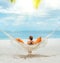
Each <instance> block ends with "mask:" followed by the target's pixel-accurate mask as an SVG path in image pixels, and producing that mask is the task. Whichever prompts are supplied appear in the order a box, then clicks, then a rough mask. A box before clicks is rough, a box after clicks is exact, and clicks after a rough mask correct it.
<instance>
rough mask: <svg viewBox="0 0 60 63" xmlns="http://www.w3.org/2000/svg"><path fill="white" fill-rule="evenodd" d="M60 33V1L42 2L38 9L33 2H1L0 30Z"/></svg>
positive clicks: (7, 0) (5, 0) (25, 0)
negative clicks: (53, 31) (55, 30)
mask: <svg viewBox="0 0 60 63" xmlns="http://www.w3.org/2000/svg"><path fill="white" fill-rule="evenodd" d="M56 28H57V31H60V0H41V3H40V5H39V8H38V9H35V8H34V6H33V0H16V2H15V3H11V2H10V0H0V30H4V31H41V30H47V31H49V30H54V29H56Z"/></svg>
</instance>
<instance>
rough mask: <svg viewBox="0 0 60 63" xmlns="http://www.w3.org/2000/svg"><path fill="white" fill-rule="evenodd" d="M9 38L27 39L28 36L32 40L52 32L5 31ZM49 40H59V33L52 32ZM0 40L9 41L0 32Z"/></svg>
mask: <svg viewBox="0 0 60 63" xmlns="http://www.w3.org/2000/svg"><path fill="white" fill-rule="evenodd" d="M7 32H8V33H9V34H10V35H11V36H13V37H15V38H21V39H27V38H28V37H29V36H33V37H34V39H36V38H37V37H46V36H47V35H48V34H50V33H51V32H52V31H17V32H16V31H15V32H11V31H7ZM50 38H60V31H56V32H54V33H53V34H52V35H51V36H50ZM0 39H9V38H8V37H7V36H6V35H5V34H4V33H2V32H0Z"/></svg>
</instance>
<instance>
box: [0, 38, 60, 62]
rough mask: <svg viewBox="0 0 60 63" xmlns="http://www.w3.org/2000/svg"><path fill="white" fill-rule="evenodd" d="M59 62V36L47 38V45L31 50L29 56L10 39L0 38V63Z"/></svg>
mask: <svg viewBox="0 0 60 63" xmlns="http://www.w3.org/2000/svg"><path fill="white" fill-rule="evenodd" d="M37 62H38V63H60V38H56V39H55V38H51V39H48V42H47V45H46V46H45V47H42V48H38V49H37V50H36V51H33V53H32V55H31V57H30V56H28V55H27V52H26V51H25V50H23V49H22V48H20V47H15V45H14V44H12V43H11V40H0V63H37Z"/></svg>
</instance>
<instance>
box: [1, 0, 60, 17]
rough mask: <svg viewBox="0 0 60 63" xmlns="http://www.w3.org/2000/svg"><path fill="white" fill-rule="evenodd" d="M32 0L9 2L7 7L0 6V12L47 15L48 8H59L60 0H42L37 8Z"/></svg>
mask: <svg viewBox="0 0 60 63" xmlns="http://www.w3.org/2000/svg"><path fill="white" fill-rule="evenodd" d="M32 2H33V0H16V3H15V4H10V6H9V8H6V9H4V8H2V7H1V6H0V13H14V14H22V15H25V14H28V15H34V16H47V15H48V11H49V9H50V10H51V9H60V0H42V1H41V4H40V6H39V8H38V9H37V10H36V9H34V7H33V3H32Z"/></svg>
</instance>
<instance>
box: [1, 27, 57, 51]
mask: <svg viewBox="0 0 60 63" xmlns="http://www.w3.org/2000/svg"><path fill="white" fill-rule="evenodd" d="M56 29H57V28H55V30H53V32H51V33H50V34H48V35H47V36H46V37H45V39H43V41H42V42H41V43H38V44H36V45H26V44H23V43H19V42H17V41H16V39H15V38H14V37H13V36H12V35H10V34H9V33H7V32H3V31H1V32H3V33H4V34H5V35H6V36H8V37H9V38H10V39H11V40H13V41H14V42H16V43H18V44H20V45H21V46H22V47H23V48H24V49H26V50H35V49H37V48H38V47H39V46H40V45H41V44H42V43H45V44H46V43H47V42H46V39H48V38H49V37H50V36H51V35H52V34H53V33H54V32H55V31H56Z"/></svg>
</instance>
